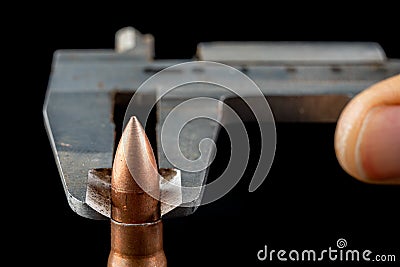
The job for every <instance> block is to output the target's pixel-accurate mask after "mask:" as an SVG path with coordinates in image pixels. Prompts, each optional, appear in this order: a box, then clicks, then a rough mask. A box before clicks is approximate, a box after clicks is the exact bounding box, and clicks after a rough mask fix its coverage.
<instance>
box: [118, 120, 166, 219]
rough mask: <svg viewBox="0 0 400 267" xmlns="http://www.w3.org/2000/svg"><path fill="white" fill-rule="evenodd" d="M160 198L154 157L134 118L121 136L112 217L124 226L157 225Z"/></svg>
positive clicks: (139, 125) (140, 126) (140, 127)
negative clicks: (130, 224)
mask: <svg viewBox="0 0 400 267" xmlns="http://www.w3.org/2000/svg"><path fill="white" fill-rule="evenodd" d="M159 196H160V187H159V176H158V171H157V164H156V160H155V157H154V153H153V150H152V148H151V145H150V142H149V140H148V138H147V136H146V133H145V131H144V129H143V127H142V125H141V124H140V122H139V121H138V119H137V118H136V117H135V116H133V117H131V119H130V120H129V122H128V123H127V125H126V127H125V129H124V131H123V133H122V137H121V140H120V142H119V144H118V148H117V151H116V154H115V159H114V165H113V169H112V179H111V199H112V202H113V203H112V204H113V205H112V210H111V217H112V219H113V220H115V221H118V222H123V223H148V222H154V221H156V220H158V219H160V202H159V201H158V199H159ZM155 198H157V199H155Z"/></svg>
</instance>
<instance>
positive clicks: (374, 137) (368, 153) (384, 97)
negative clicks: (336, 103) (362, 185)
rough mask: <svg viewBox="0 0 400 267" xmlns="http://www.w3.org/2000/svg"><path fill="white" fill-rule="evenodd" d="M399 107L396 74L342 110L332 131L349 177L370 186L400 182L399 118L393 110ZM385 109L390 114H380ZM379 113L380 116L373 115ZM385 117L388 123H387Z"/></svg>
mask: <svg viewBox="0 0 400 267" xmlns="http://www.w3.org/2000/svg"><path fill="white" fill-rule="evenodd" d="M399 106H400V75H397V76H394V77H392V78H389V79H386V80H384V81H382V82H379V83H377V84H375V85H373V86H371V87H370V88H368V89H366V90H365V91H363V92H362V93H360V94H358V95H357V96H355V97H354V98H353V99H352V101H350V102H349V104H348V105H347V106H346V107H345V109H344V110H343V111H342V113H341V115H340V117H339V119H338V122H337V126H336V131H335V140H334V141H335V153H336V157H337V159H338V162H339V164H340V165H341V167H342V168H343V169H344V170H345V171H346V172H347V173H349V174H350V175H351V176H353V177H355V178H357V179H359V180H361V181H363V182H369V183H399V182H400V177H397V175H398V173H400V170H399V172H397V168H398V167H399V166H400V160H398V159H400V156H397V155H399V154H398V150H399V148H398V146H397V144H399V143H400V140H399V138H400V137H399V136H400V135H397V138H396V134H397V131H398V130H397V126H396V125H397V123H398V122H399V120H400V116H397V115H396V114H397V111H394V110H397V109H396V108H395V109H392V107H399ZM380 107H382V109H379V108H380ZM385 107H389V108H390V111H387V112H389V113H390V114H389V113H388V114H386V111H383V112H382V110H383V109H385ZM378 111H379V114H380V115H379V116H375V115H374V112H378ZM371 112H372V113H371ZM371 114H372V115H371ZM388 116H389V117H390V118H391V120H392V121H391V122H388V121H387V117H388ZM399 125H400V124H399ZM384 126H385V130H383V128H382V127H384ZM382 162H384V163H385V164H386V165H385V164H383V163H382ZM397 163H398V164H397ZM399 168H400V167H399ZM385 170H386V172H385Z"/></svg>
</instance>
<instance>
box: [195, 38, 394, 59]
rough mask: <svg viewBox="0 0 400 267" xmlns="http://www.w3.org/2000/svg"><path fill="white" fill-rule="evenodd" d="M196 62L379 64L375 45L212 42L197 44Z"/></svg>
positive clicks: (379, 53)
mask: <svg viewBox="0 0 400 267" xmlns="http://www.w3.org/2000/svg"><path fill="white" fill-rule="evenodd" d="M198 55H199V58H200V60H209V61H218V62H226V63H234V62H236V63H239V62H249V63H253V64H254V63H263V62H264V63H265V62H268V63H282V62H288V63H296V64H298V63H302V64H315V63H323V64H332V63H339V64H343V63H351V64H354V63H368V64H372V63H382V62H383V61H385V60H386V56H385V53H384V51H383V50H382V48H381V47H380V45H379V44H377V43H367V42H363V43H358V42H352V43H349V42H322V43H318V42H315V43H307V42H213V43H205V44H200V45H199V47H198Z"/></svg>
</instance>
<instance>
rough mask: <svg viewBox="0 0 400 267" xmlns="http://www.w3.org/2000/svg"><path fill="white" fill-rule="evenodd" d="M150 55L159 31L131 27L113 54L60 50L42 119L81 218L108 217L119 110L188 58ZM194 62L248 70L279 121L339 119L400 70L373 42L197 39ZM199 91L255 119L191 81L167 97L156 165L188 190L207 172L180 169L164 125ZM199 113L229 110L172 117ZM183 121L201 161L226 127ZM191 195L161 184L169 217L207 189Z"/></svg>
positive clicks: (184, 142)
mask: <svg viewBox="0 0 400 267" xmlns="http://www.w3.org/2000/svg"><path fill="white" fill-rule="evenodd" d="M152 58H153V37H152V36H151V35H142V34H140V33H139V32H138V31H136V30H135V29H133V28H130V27H128V28H124V29H121V30H120V31H119V32H117V34H116V49H115V50H82V51H80V50H60V51H57V52H55V54H54V59H53V64H52V71H51V76H50V81H49V85H48V90H47V95H46V99H45V103H44V108H43V114H44V120H45V125H46V129H47V132H48V136H49V139H50V143H51V146H52V150H53V152H54V157H55V160H56V163H57V166H58V170H59V173H60V177H61V181H62V184H63V186H64V190H65V194H66V196H67V199H68V203H69V205H70V207H71V208H72V210H73V211H75V212H76V213H77V214H79V215H81V216H83V217H87V218H91V219H106V218H107V217H109V216H110V205H111V204H110V175H111V167H112V164H113V155H114V151H115V145H116V144H117V143H118V138H119V136H120V134H121V133H120V131H121V130H122V124H123V119H122V116H121V114H119V115H118V113H121V112H122V113H124V109H125V108H126V107H127V105H128V103H129V100H130V99H131V97H132V95H134V94H135V91H136V90H137V89H138V88H139V87H140V86H141V84H142V83H143V82H144V81H146V80H147V79H148V78H150V77H151V76H152V75H154V74H155V73H157V72H158V71H160V70H163V69H165V68H167V67H170V66H173V65H175V64H178V63H184V62H187V60H155V61H154V60H152ZM196 60H200V61H213V62H220V63H224V64H227V65H229V66H232V67H234V68H236V69H238V70H240V71H241V72H243V73H244V74H246V75H247V76H248V77H249V78H250V79H252V80H253V81H254V82H255V83H256V84H257V85H258V87H259V88H260V90H261V91H262V93H263V95H264V97H265V98H266V99H267V101H268V103H269V105H270V107H271V110H272V113H273V116H274V120H275V121H278V122H335V121H336V120H337V118H338V116H339V114H340V112H341V110H342V109H343V107H344V106H345V105H346V103H347V102H348V101H349V100H350V99H351V98H352V97H353V96H354V95H355V94H357V93H359V92H360V91H362V90H364V89H366V88H368V87H369V86H370V85H372V84H374V83H376V82H378V81H380V80H383V79H385V78H388V77H390V76H393V75H395V74H399V73H400V60H398V59H387V58H386V56H385V53H384V51H383V50H382V48H381V47H380V46H379V44H376V43H344V42H324V43H306V42H211V43H201V44H199V45H198V49H197V55H196ZM180 75H182V73H180V72H179V71H170V72H169V73H168V77H169V79H171V81H173V80H179V77H180ZM191 75H193V76H194V77H197V76H198V77H199V79H200V78H201V79H204V78H207V77H212V76H216V75H218V72H217V73H215V72H210V71H208V70H203V69H199V68H195V69H193V70H192V73H191ZM226 79H229V77H227V78H226ZM243 91H244V95H246V99H247V101H249V102H251V103H253V104H254V106H257V103H258V101H265V98H264V97H263V98H264V99H260V97H258V96H254V95H252V94H251V93H249V94H246V88H243ZM140 94H141V93H140V92H139V93H138V95H136V96H135V97H137V98H138V99H140V101H139V105H140V106H143V108H148V105H150V103H152V102H153V100H154V98H155V97H156V95H157V90H154V91H146V92H145V93H143V94H142V95H140ZM202 96H204V97H212V98H215V99H220V100H222V101H223V102H225V103H227V104H228V105H229V106H231V107H232V108H233V109H234V110H235V111H236V112H237V113H238V114H239V115H240V116H241V118H242V119H243V120H244V121H246V120H252V119H253V116H252V114H251V112H249V110H248V108H246V106H245V105H243V103H242V102H241V100H240V99H238V98H237V97H235V96H234V95H231V94H229V93H227V92H226V90H219V89H210V90H200V89H199V87H197V86H196V85H193V86H187V87H185V88H182V89H181V90H179V89H178V90H177V91H174V92H173V93H172V94H169V95H167V96H165V97H163V98H161V100H160V101H159V102H158V103H157V105H156V112H155V118H156V119H155V127H154V129H152V130H153V131H154V133H155V137H156V138H155V139H156V140H157V159H158V166H159V168H160V174H161V175H162V176H163V177H164V178H167V180H170V181H173V182H174V183H177V184H181V185H182V186H183V187H182V188H185V187H188V188H190V187H201V186H202V185H204V184H206V181H207V175H208V168H206V169H203V170H200V171H198V172H188V171H185V170H179V169H175V166H174V164H172V163H171V162H170V161H169V160H168V158H167V157H166V155H165V154H164V152H163V149H161V147H160V146H161V144H160V143H161V142H160V134H161V133H160V129H161V128H160V127H161V126H162V125H163V123H164V121H165V120H166V119H167V115H168V114H169V112H170V111H171V110H172V109H174V107H176V106H178V105H179V104H180V103H182V102H183V101H185V100H188V99H190V98H193V97H202ZM139 108H140V107H139ZM199 110H202V111H204V110H207V112H209V113H210V114H211V115H213V116H220V117H223V116H224V114H223V113H224V109H220V108H218V107H217V106H215V105H210V106H204V105H197V106H196V105H193V106H192V107H191V108H190V109H185V114H179V113H177V114H175V116H177V117H176V119H177V121H178V120H179V116H181V115H182V116H187V113H190V114H193V116H195V115H196V114H197V113H198V112H199ZM138 118H139V120H140V118H141V117H140V114H138ZM170 121H172V122H171V123H173V121H174V120H170ZM141 122H142V124H143V121H141ZM143 125H144V124H143ZM186 126H187V127H186V129H185V131H182V132H181V133H180V134H181V136H180V139H179V140H180V142H179V145H180V149H181V152H182V153H183V154H184V155H185V156H186V157H187V158H189V159H196V158H197V157H199V149H198V144H199V142H200V141H201V140H203V139H204V138H209V139H211V140H213V141H214V142H216V139H217V137H218V133H219V129H220V125H219V124H218V123H217V122H213V121H211V122H207V123H205V122H204V121H202V120H192V121H190V123H188V124H187V125H186ZM209 150H210V151H208V153H206V157H209V160H212V157H213V155H214V153H215V151H213V150H214V147H209ZM177 153H178V151H177ZM257 186H259V185H256V186H255V188H257ZM190 192H191V191H185V190H181V191H176V189H173V188H169V187H168V185H163V184H161V195H162V196H161V198H164V199H168V202H169V203H173V205H163V204H162V206H161V212H162V214H163V215H164V214H165V216H164V217H176V216H186V215H189V214H192V213H193V212H194V211H195V210H196V208H197V207H198V206H199V205H200V203H201V200H202V196H203V193H204V192H202V191H199V192H197V194H196V195H195V196H193V194H192V193H190ZM189 194H192V195H189ZM188 202H190V203H188Z"/></svg>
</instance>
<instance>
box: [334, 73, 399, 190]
mask: <svg viewBox="0 0 400 267" xmlns="http://www.w3.org/2000/svg"><path fill="white" fill-rule="evenodd" d="M385 105H400V75H396V76H393V77H391V78H388V79H386V80H383V81H381V82H379V83H376V84H374V85H372V86H371V87H370V88H368V89H366V90H364V91H362V92H361V93H359V94H358V95H356V96H355V97H354V98H353V99H352V100H351V101H350V102H349V103H348V104H347V106H346V107H345V108H344V110H343V111H342V113H341V115H340V117H339V120H338V122H337V125H336V132H335V152H336V157H337V159H338V161H339V163H340V165H341V166H342V168H343V169H344V170H345V171H346V172H347V173H349V174H350V175H352V176H353V177H355V178H357V179H359V180H361V181H364V182H371V183H374V182H378V181H375V180H374V179H367V178H366V175H365V173H364V171H363V169H362V165H361V162H358V161H359V160H358V159H357V158H358V157H357V156H356V148H357V142H358V136H359V133H360V130H361V126H362V124H363V122H364V120H365V119H366V116H367V114H368V112H369V111H370V110H372V109H373V108H376V107H379V106H385Z"/></svg>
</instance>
